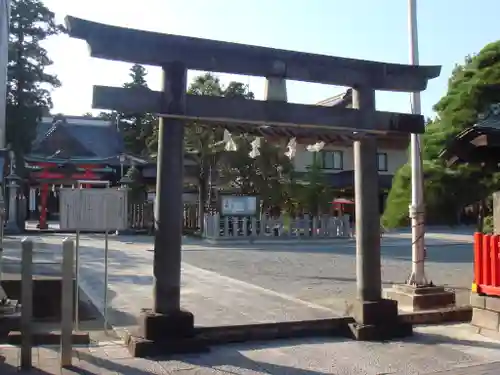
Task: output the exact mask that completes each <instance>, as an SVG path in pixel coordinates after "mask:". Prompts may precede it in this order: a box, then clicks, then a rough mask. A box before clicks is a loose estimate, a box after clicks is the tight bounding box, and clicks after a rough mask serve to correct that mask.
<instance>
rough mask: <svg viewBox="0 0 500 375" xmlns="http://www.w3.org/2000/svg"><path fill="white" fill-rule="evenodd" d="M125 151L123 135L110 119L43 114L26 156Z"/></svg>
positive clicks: (82, 155)
mask: <svg viewBox="0 0 500 375" xmlns="http://www.w3.org/2000/svg"><path fill="white" fill-rule="evenodd" d="M122 153H124V144H123V139H122V136H121V135H120V133H119V132H118V130H117V129H116V127H115V126H114V124H112V123H111V122H110V121H106V120H103V119H96V118H86V117H61V118H60V119H58V118H53V117H45V118H43V119H42V121H40V122H39V124H38V126H37V133H36V137H35V140H34V142H33V145H32V151H31V155H29V157H32V158H33V157H45V158H47V157H52V158H54V157H55V158H57V157H61V159H68V158H70V159H75V160H76V159H82V160H85V159H109V160H112V159H113V158H118V157H119V155H120V154H122Z"/></svg>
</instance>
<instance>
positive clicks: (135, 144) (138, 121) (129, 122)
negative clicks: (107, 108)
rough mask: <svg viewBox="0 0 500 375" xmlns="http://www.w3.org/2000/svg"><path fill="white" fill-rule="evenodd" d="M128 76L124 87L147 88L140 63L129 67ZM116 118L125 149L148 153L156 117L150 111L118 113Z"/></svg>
mask: <svg viewBox="0 0 500 375" xmlns="http://www.w3.org/2000/svg"><path fill="white" fill-rule="evenodd" d="M129 76H130V79H131V80H130V82H127V83H125V84H124V85H123V87H124V88H127V89H130V88H134V89H144V90H149V87H148V84H147V82H146V76H147V71H146V69H145V68H144V67H143V66H142V65H139V64H135V65H133V66H132V68H130V73H129ZM110 116H112V115H110ZM115 118H116V117H115ZM118 118H119V121H120V129H121V130H122V132H123V139H124V142H125V149H126V150H127V151H128V152H130V153H131V154H134V155H141V156H146V155H148V154H149V153H150V143H151V142H150V139H151V137H152V135H153V133H154V128H155V126H156V124H157V122H158V118H157V117H156V116H154V115H152V114H151V113H132V114H130V113H122V114H119V115H118ZM155 152H156V150H155Z"/></svg>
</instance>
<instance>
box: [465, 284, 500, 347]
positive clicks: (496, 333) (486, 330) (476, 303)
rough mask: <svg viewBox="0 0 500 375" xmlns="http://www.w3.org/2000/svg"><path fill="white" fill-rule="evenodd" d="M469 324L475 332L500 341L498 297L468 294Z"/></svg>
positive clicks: (499, 305)
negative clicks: (470, 317) (470, 309)
mask: <svg viewBox="0 0 500 375" xmlns="http://www.w3.org/2000/svg"><path fill="white" fill-rule="evenodd" d="M470 304H471V306H472V320H471V324H472V325H473V326H474V327H475V328H476V329H477V332H478V333H480V334H483V335H485V336H489V337H492V338H494V339H498V340H500V297H494V296H481V295H479V294H477V293H474V292H472V293H471V294H470Z"/></svg>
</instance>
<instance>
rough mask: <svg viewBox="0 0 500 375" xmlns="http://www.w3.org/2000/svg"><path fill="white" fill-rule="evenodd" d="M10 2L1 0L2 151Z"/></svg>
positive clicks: (5, 120)
mask: <svg viewBox="0 0 500 375" xmlns="http://www.w3.org/2000/svg"><path fill="white" fill-rule="evenodd" d="M9 20H10V0H0V149H4V148H5V129H6V123H7V119H6V100H7V65H8V63H9Z"/></svg>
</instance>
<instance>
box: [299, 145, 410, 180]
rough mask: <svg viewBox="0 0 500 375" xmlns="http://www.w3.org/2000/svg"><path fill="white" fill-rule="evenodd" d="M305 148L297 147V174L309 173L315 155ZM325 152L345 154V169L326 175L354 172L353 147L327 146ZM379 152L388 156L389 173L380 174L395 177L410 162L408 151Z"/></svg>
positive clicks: (326, 170) (329, 171) (331, 171)
mask: <svg viewBox="0 0 500 375" xmlns="http://www.w3.org/2000/svg"><path fill="white" fill-rule="evenodd" d="M305 147H306V145H297V153H296V155H295V158H294V166H295V170H296V171H297V172H307V167H308V166H310V165H311V164H312V161H313V153H312V152H309V151H307V150H306V149H305ZM323 150H325V151H329V150H331V151H334V150H338V151H342V152H343V169H342V170H332V169H324V172H325V173H338V172H342V171H352V170H354V154H353V148H352V147H342V146H335V145H327V146H325V148H324V149H323ZM378 152H380V153H386V154H387V171H379V173H380V174H389V175H393V174H394V173H396V171H397V170H398V169H399V168H400V167H401V166H402V165H403V164H405V163H406V162H407V161H408V155H407V150H406V149H403V150H401V149H384V148H380V149H379V150H378Z"/></svg>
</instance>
